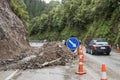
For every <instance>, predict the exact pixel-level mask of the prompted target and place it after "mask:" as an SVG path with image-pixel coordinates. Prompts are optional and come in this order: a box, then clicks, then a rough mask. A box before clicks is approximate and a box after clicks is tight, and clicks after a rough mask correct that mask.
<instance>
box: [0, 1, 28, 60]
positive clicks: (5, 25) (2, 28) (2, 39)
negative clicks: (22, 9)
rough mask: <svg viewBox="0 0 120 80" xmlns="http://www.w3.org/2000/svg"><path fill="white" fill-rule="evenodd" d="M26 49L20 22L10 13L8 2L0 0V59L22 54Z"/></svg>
mask: <svg viewBox="0 0 120 80" xmlns="http://www.w3.org/2000/svg"><path fill="white" fill-rule="evenodd" d="M28 48H29V43H28V41H27V32H26V29H25V27H24V25H23V23H22V21H21V20H20V19H19V18H18V17H17V16H16V15H15V14H14V13H13V12H12V10H11V8H10V5H9V0H0V59H1V58H6V57H12V55H18V54H20V53H24V51H26V49H28Z"/></svg>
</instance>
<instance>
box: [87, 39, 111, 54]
mask: <svg viewBox="0 0 120 80" xmlns="http://www.w3.org/2000/svg"><path fill="white" fill-rule="evenodd" d="M110 52H111V46H110V45H109V44H108V42H107V41H106V40H105V39H103V38H96V39H92V40H91V41H90V42H89V43H87V44H86V53H90V54H106V55H109V54H110Z"/></svg>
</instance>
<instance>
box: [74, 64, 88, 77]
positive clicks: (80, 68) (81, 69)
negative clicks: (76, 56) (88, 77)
mask: <svg viewBox="0 0 120 80" xmlns="http://www.w3.org/2000/svg"><path fill="white" fill-rule="evenodd" d="M76 74H79V75H82V74H86V72H85V71H84V69H83V63H82V62H79V66H78V71H77V72H76Z"/></svg>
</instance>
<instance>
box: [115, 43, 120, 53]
mask: <svg viewBox="0 0 120 80" xmlns="http://www.w3.org/2000/svg"><path fill="white" fill-rule="evenodd" d="M116 52H117V53H120V48H119V45H118V44H117V49H116Z"/></svg>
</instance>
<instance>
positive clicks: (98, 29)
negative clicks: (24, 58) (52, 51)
mask: <svg viewBox="0 0 120 80" xmlns="http://www.w3.org/2000/svg"><path fill="white" fill-rule="evenodd" d="M10 3H11V6H12V9H13V11H14V12H15V13H16V14H17V15H18V17H19V18H20V19H21V20H22V21H23V23H24V24H25V26H26V29H27V30H28V33H29V39H30V40H33V39H35V40H36V39H38V40H40V39H48V40H50V41H53V40H62V39H68V38H69V37H70V36H75V37H77V38H78V39H81V40H82V41H85V40H86V39H89V38H106V39H107V40H108V41H109V42H110V43H111V44H117V43H120V42H119V41H120V0H62V1H61V2H58V1H54V0H52V1H51V2H50V3H45V2H44V1H43V0H10Z"/></svg>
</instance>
